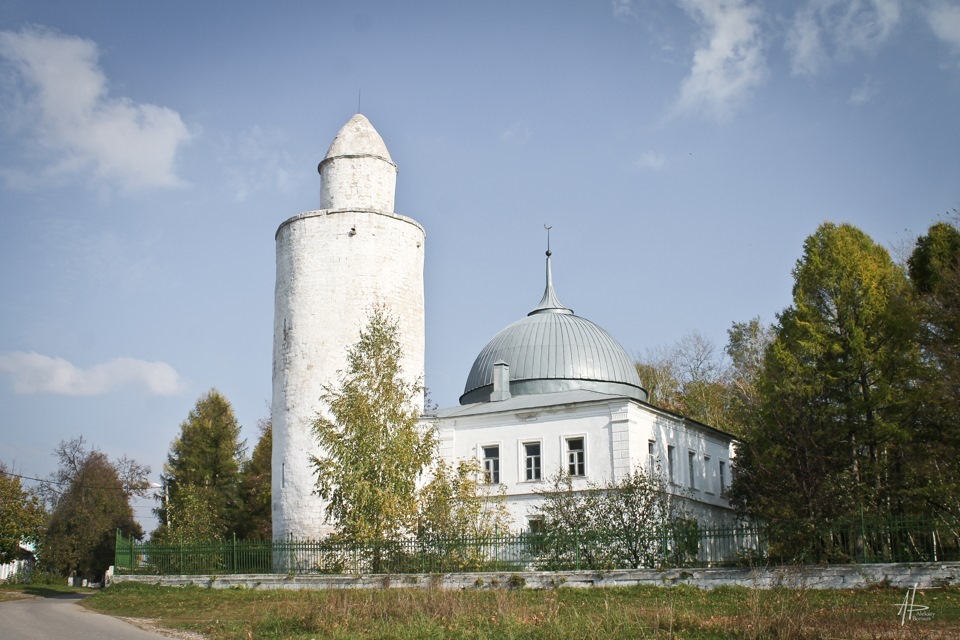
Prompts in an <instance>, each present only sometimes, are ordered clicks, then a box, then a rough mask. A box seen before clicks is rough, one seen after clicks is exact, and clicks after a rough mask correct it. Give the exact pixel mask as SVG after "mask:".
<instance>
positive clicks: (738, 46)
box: [677, 0, 767, 120]
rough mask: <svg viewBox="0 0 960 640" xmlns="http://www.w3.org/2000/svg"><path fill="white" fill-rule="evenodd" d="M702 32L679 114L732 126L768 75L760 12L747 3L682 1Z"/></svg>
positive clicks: (678, 102)
mask: <svg viewBox="0 0 960 640" xmlns="http://www.w3.org/2000/svg"><path fill="white" fill-rule="evenodd" d="M679 4H680V6H681V7H682V8H683V10H684V11H686V12H687V14H689V15H690V16H691V17H692V18H693V19H694V20H696V21H697V22H698V23H699V24H700V26H701V29H702V37H703V39H704V44H703V46H701V47H700V48H698V49H697V50H696V52H694V55H693V67H692V68H691V69H690V73H689V75H688V76H687V77H686V78H685V79H684V81H683V85H682V86H681V88H680V97H679V99H678V101H677V108H678V110H680V111H685V112H697V113H701V114H703V115H705V116H707V117H709V118H713V119H716V120H726V119H728V118H730V117H731V116H732V115H733V113H734V112H735V111H736V110H737V109H738V108H739V107H740V106H741V105H742V104H743V102H745V101H746V99H747V98H748V97H749V96H750V95H751V94H752V93H753V91H754V89H756V87H758V86H759V85H760V84H761V83H762V82H763V80H764V79H765V78H766V75H767V67H766V62H765V61H764V57H763V47H762V41H761V37H760V25H759V20H760V11H759V9H757V8H756V7H754V6H751V5H749V4H747V2H746V1H745V0H679Z"/></svg>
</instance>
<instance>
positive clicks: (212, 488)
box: [152, 389, 246, 539]
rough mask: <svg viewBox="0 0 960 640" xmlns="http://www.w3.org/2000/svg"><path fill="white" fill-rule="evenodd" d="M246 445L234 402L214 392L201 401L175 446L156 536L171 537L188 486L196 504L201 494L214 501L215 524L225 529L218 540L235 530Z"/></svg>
mask: <svg viewBox="0 0 960 640" xmlns="http://www.w3.org/2000/svg"><path fill="white" fill-rule="evenodd" d="M245 446H246V443H245V442H243V441H241V440H240V425H239V424H238V423H237V419H236V417H235V416H234V413H233V407H232V406H231V405H230V402H229V401H228V400H227V399H226V398H225V397H223V396H222V395H221V394H220V393H219V392H218V391H217V390H215V389H211V390H210V391H209V392H207V393H206V394H205V395H203V396H202V397H200V399H199V400H197V403H196V405H195V406H194V408H193V409H192V410H191V411H190V414H189V415H188V416H187V419H186V420H185V421H184V422H183V423H181V424H180V435H179V436H177V438H176V439H174V441H173V442H172V443H171V444H170V452H169V454H168V455H167V462H166V464H165V465H164V472H163V475H162V476H161V479H162V481H163V484H164V502H162V503H161V506H160V507H159V508H158V509H156V513H157V516H158V518H159V521H160V525H159V527H158V528H157V530H156V531H154V533H153V536H152V537H154V538H156V539H163V538H164V536H165V535H166V532H165V529H166V526H167V524H166V523H167V521H168V517H167V516H168V513H167V512H168V510H173V511H176V510H178V509H179V510H180V511H181V512H182V511H183V509H184V508H186V507H185V506H184V505H181V504H180V503H181V502H182V501H183V500H185V498H184V497H183V495H184V494H183V488H184V487H187V486H191V487H194V488H195V489H196V490H194V491H193V492H192V493H191V500H195V499H196V497H197V496H198V495H202V496H204V499H205V500H208V501H209V502H208V506H209V508H210V509H211V510H213V513H212V514H211V517H212V520H213V521H214V522H216V523H218V524H219V525H221V526H222V530H221V531H220V532H219V534H218V537H222V536H224V535H226V534H227V533H228V532H229V531H236V529H237V526H238V523H239V521H240V519H241V506H240V498H239V487H240V469H241V466H242V464H243V454H244V450H245Z"/></svg>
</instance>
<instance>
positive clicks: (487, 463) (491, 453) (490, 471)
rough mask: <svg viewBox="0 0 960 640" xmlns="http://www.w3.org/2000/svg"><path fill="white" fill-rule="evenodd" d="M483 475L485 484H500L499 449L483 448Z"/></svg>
mask: <svg viewBox="0 0 960 640" xmlns="http://www.w3.org/2000/svg"><path fill="white" fill-rule="evenodd" d="M483 474H484V475H485V476H486V479H487V484H500V447H499V446H497V445H494V446H492V447H484V448H483Z"/></svg>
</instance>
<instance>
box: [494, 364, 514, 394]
mask: <svg viewBox="0 0 960 640" xmlns="http://www.w3.org/2000/svg"><path fill="white" fill-rule="evenodd" d="M509 399H510V365H508V364H507V363H506V362H504V361H503V360H498V361H497V362H494V363H493V393H491V394H490V402H500V401H501V400H509Z"/></svg>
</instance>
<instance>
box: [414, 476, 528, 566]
mask: <svg viewBox="0 0 960 640" xmlns="http://www.w3.org/2000/svg"><path fill="white" fill-rule="evenodd" d="M418 503H419V514H418V516H417V540H418V541H419V543H420V553H421V554H424V553H427V554H431V556H433V557H435V558H436V559H437V560H438V561H439V562H440V563H442V565H443V567H444V570H447V571H477V570H480V569H482V568H483V567H484V565H485V563H486V562H487V558H486V556H485V553H484V551H485V549H484V544H483V541H485V540H491V539H493V538H495V537H496V536H498V535H503V534H505V533H507V531H508V526H509V515H508V513H507V509H506V496H505V495H504V494H503V491H502V490H500V491H499V492H497V493H494V492H493V489H492V488H491V485H488V484H486V482H485V481H484V475H483V471H482V469H481V468H480V464H479V463H478V462H477V461H476V460H461V461H460V462H459V463H458V464H457V465H456V466H453V465H451V464H448V463H446V462H444V461H439V462H437V463H436V468H435V469H434V473H433V477H432V478H431V479H430V482H428V483H427V484H426V485H425V486H424V487H423V488H422V489H421V490H420V493H419V497H418ZM465 540H470V542H471V543H470V544H464V541H465Z"/></svg>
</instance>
